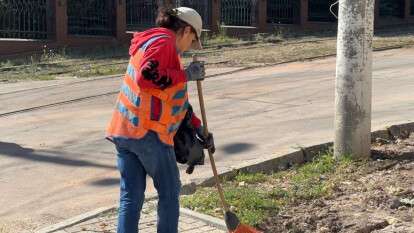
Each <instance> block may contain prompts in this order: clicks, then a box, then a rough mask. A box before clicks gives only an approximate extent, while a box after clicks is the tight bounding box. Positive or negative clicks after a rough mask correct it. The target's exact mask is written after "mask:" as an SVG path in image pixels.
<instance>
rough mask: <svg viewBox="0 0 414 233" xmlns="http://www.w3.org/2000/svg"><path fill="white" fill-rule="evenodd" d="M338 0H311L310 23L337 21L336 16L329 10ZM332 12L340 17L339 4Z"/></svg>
mask: <svg viewBox="0 0 414 233" xmlns="http://www.w3.org/2000/svg"><path fill="white" fill-rule="evenodd" d="M336 1H337V0H309V9H308V14H309V21H317V22H333V21H336V18H335V16H334V15H333V14H332V13H331V12H330V11H329V8H330V7H331V5H332V4H334V3H335V2H336ZM332 10H333V11H334V13H335V14H336V15H338V4H336V5H335V6H334V7H333V8H332Z"/></svg>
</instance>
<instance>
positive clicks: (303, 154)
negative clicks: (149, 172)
mask: <svg viewBox="0 0 414 233" xmlns="http://www.w3.org/2000/svg"><path fill="white" fill-rule="evenodd" d="M412 132H414V122H411V123H404V124H400V125H392V126H389V127H387V128H386V129H381V130H377V131H374V132H372V133H371V137H372V141H373V142H374V141H375V139H376V138H383V139H387V140H395V139H397V138H405V137H408V136H409V134H410V133H412ZM332 145H333V143H332V142H327V143H322V144H319V145H315V146H310V147H306V148H300V149H299V150H297V151H294V152H291V153H288V154H284V155H281V156H278V157H276V158H272V159H268V160H265V161H262V162H259V163H255V164H251V165H247V166H241V167H238V168H235V169H233V170H231V171H227V172H224V173H221V174H220V175H219V176H220V178H232V177H235V176H236V175H237V174H238V173H240V172H244V173H255V172H263V173H270V172H276V171H281V170H286V169H288V168H290V167H292V166H293V165H296V164H303V163H305V162H309V161H312V159H313V158H314V157H315V156H317V155H318V154H320V153H323V152H325V151H328V150H329V149H330V148H332ZM214 185H215V182H214V177H210V178H207V179H203V180H200V181H199V182H197V183H196V182H191V183H188V184H184V185H183V186H182V192H181V195H190V194H193V193H194V192H195V191H196V189H197V187H212V186H214ZM156 198H157V195H151V196H149V197H148V198H146V199H145V200H146V201H151V200H154V199H156ZM117 208H118V206H110V207H104V208H99V209H96V210H93V211H90V212H87V213H85V214H82V215H79V216H76V217H74V218H71V219H68V220H65V221H63V222H61V223H58V224H54V225H52V226H49V227H46V228H43V229H40V230H38V231H35V232H36V233H52V232H56V231H58V230H62V229H64V228H67V227H71V226H73V225H76V224H79V223H81V222H85V221H87V220H89V219H92V218H94V217H97V216H99V215H101V214H105V213H108V212H110V211H113V210H116V209H117ZM180 213H182V214H183V215H186V216H189V217H192V218H196V219H199V220H201V221H204V222H206V223H207V224H208V225H210V226H213V227H216V228H219V229H221V230H226V229H227V228H226V225H225V223H224V222H223V220H220V219H218V218H215V217H211V216H208V215H205V214H201V213H198V212H195V211H192V210H189V209H185V208H180Z"/></svg>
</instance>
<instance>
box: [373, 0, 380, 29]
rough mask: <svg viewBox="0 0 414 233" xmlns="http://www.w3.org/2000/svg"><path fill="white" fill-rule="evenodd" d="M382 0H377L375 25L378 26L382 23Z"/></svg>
mask: <svg viewBox="0 0 414 233" xmlns="http://www.w3.org/2000/svg"><path fill="white" fill-rule="evenodd" d="M380 2H381V0H375V6H374V27H377V26H378V25H379V24H380Z"/></svg>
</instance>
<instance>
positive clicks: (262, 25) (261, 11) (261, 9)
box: [256, 0, 267, 32]
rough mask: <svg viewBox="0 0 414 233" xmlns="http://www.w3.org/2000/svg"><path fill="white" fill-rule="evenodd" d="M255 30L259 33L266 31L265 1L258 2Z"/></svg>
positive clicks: (259, 0)
mask: <svg viewBox="0 0 414 233" xmlns="http://www.w3.org/2000/svg"><path fill="white" fill-rule="evenodd" d="M257 4H258V6H257V8H258V9H257V19H256V20H257V28H258V29H259V32H266V31H267V0H258V3H257Z"/></svg>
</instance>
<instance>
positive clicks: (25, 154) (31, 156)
mask: <svg viewBox="0 0 414 233" xmlns="http://www.w3.org/2000/svg"><path fill="white" fill-rule="evenodd" d="M4 156H6V157H12V158H18V159H23V160H29V161H33V162H40V163H53V164H58V165H63V166H74V167H99V168H109V169H116V167H115V166H108V165H103V164H98V163H94V162H90V161H85V160H79V159H73V158H66V157H65V155H64V153H63V152H59V151H51V150H37V151H36V150H33V149H31V148H25V147H22V146H20V145H18V144H16V143H9V142H1V141H0V157H4Z"/></svg>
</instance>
